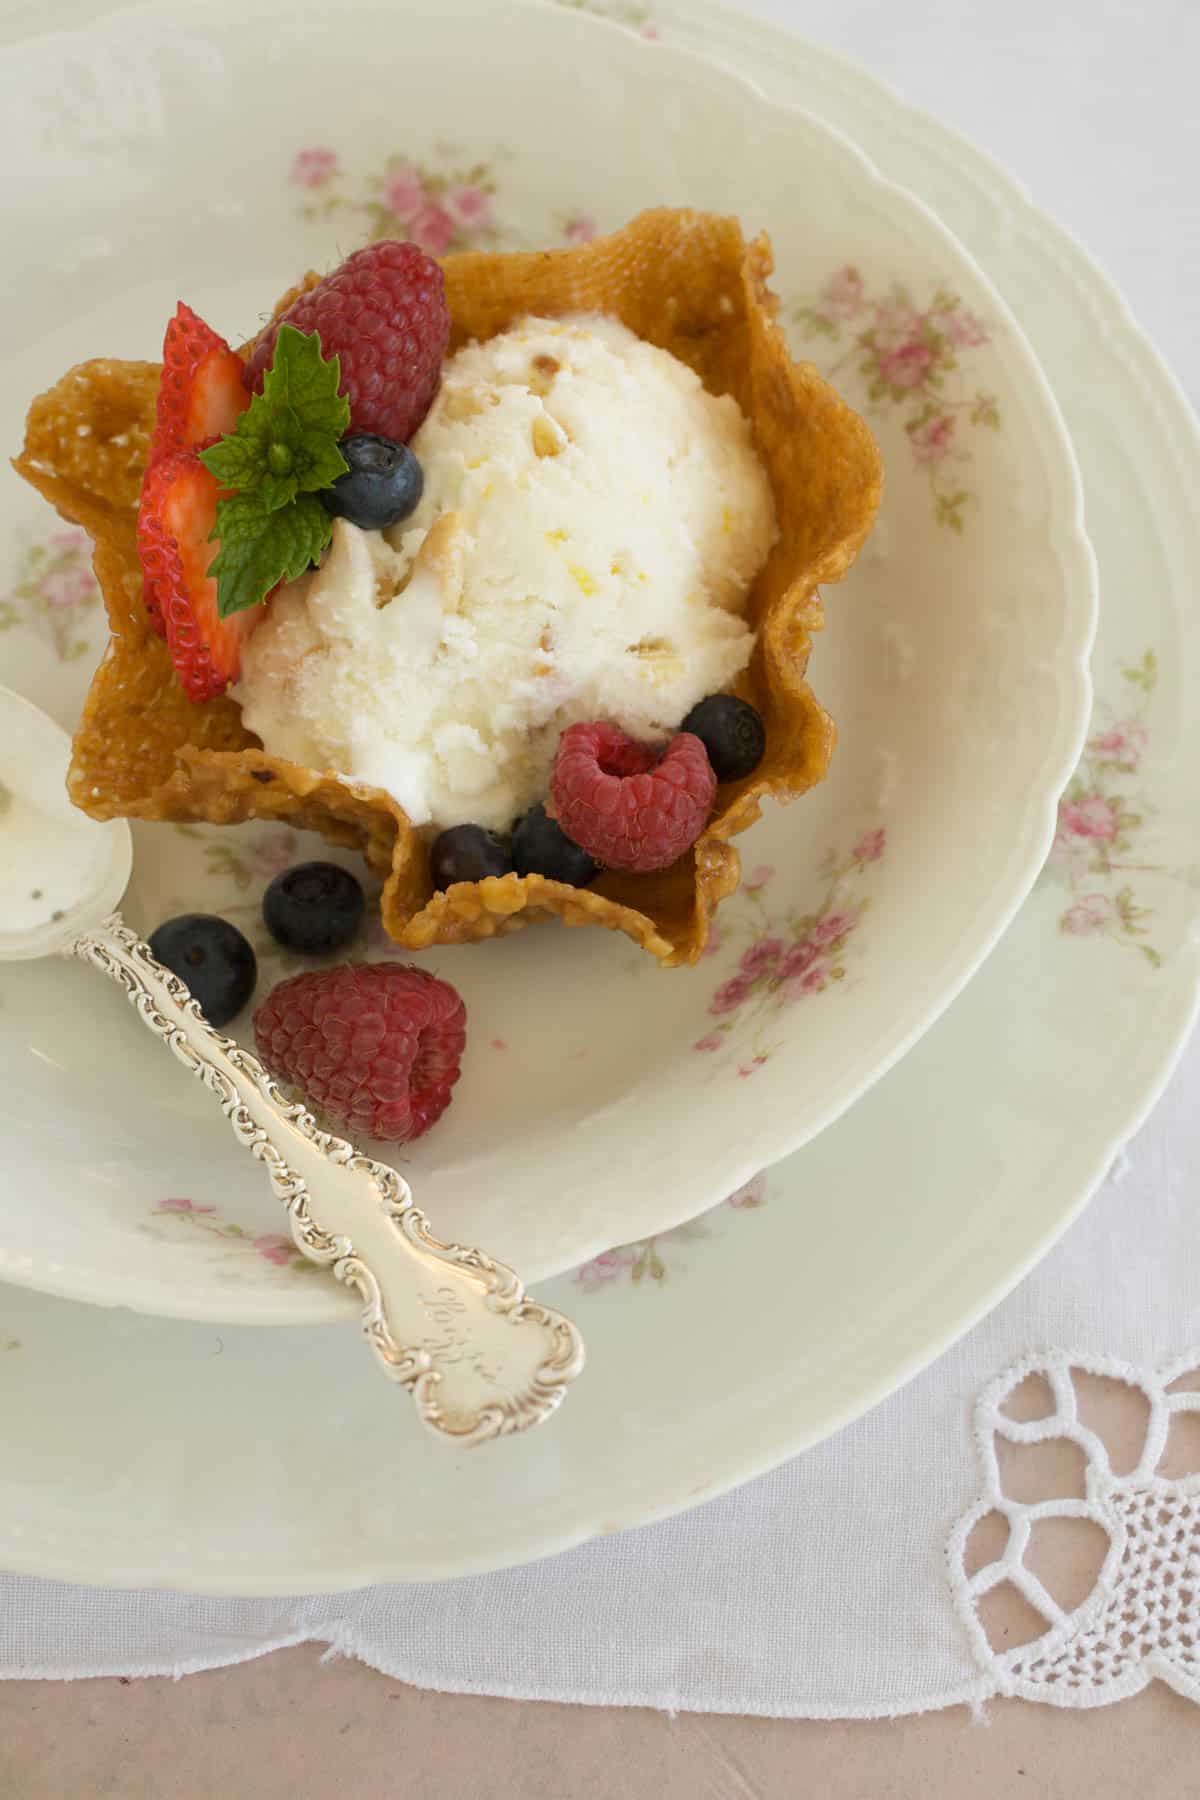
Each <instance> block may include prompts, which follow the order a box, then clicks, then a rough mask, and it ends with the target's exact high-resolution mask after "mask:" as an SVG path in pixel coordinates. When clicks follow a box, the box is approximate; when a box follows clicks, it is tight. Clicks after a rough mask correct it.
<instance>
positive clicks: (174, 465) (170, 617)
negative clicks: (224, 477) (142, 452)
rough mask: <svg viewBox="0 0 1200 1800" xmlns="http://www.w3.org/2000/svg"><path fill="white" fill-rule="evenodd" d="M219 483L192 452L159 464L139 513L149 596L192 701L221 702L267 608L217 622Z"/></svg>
mask: <svg viewBox="0 0 1200 1800" xmlns="http://www.w3.org/2000/svg"><path fill="white" fill-rule="evenodd" d="M219 491H220V490H219V488H218V486H217V481H216V478H215V476H213V475H210V474H209V472H208V470H207V469H206V468H205V467H204V464H203V463H202V462H200V461H199V460H198V459H197V457H196V456H195V455H194V453H193V452H192V451H190V450H178V451H176V452H175V453H174V455H171V456H166V457H162V458H160V460H159V461H158V462H157V463H154V464H153V465H152V466H151V467H150V469H149V470H148V471H147V474H146V479H145V482H144V484H143V487H142V501H141V506H140V507H139V508H138V522H137V537H138V552H139V554H140V556H141V559H142V569H143V571H144V574H145V583H146V590H147V592H148V593H149V592H150V591H151V590H153V595H154V603H155V605H156V607H157V608H158V612H159V616H160V618H161V619H162V622H163V626H164V632H165V636H166V640H167V648H168V649H169V650H170V652H171V661H172V662H173V663H174V664H175V671H176V673H177V675H178V676H179V681H180V685H181V686H182V688H183V690H184V692H185V693H186V694H187V696H188V698H189V699H190V700H196V701H201V700H215V699H216V697H217V695H218V694H223V693H224V692H225V689H226V688H227V687H228V686H229V684H230V682H231V681H236V680H237V676H238V671H239V670H240V668H241V666H242V644H243V642H244V640H245V639H246V638H247V637H248V636H249V634H250V633H251V632H252V631H253V629H254V627H255V625H256V624H257V623H258V619H259V616H260V614H261V612H262V608H261V607H258V606H256V607H252V608H250V609H249V610H247V611H246V612H240V613H234V614H233V615H232V617H230V618H228V619H222V618H219V617H218V615H217V584H216V582H215V581H214V580H213V579H212V578H211V576H210V575H209V573H208V566H209V564H210V563H211V561H212V559H213V557H214V556H215V555H216V553H217V549H218V545H217V544H215V543H210V542H209V533H210V532H211V531H212V528H213V526H214V524H215V523H216V517H217V495H218V493H219Z"/></svg>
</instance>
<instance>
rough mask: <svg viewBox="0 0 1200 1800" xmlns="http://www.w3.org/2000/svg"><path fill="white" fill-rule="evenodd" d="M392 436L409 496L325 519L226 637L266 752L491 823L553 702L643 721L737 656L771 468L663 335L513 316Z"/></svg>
mask: <svg viewBox="0 0 1200 1800" xmlns="http://www.w3.org/2000/svg"><path fill="white" fill-rule="evenodd" d="M412 447H413V449H414V451H415V452H416V455H417V456H418V458H419V459H420V461H421V464H422V467H423V469H424V472H425V491H424V496H423V498H422V500H421V503H420V505H419V507H418V508H417V510H416V511H415V512H414V513H413V514H412V516H411V517H410V518H409V519H407V520H405V521H404V523H403V524H402V525H399V526H395V527H393V529H392V530H391V531H390V532H389V533H387V534H386V535H385V534H382V533H379V532H363V531H360V530H358V529H357V527H355V526H353V525H349V524H347V523H346V522H345V521H344V520H339V521H337V523H336V524H335V526H334V538H333V544H332V546H331V548H330V550H329V552H328V553H327V555H326V557H325V559H324V561H323V562H322V564H321V566H320V568H319V569H317V570H314V571H313V572H312V573H310V574H309V575H306V576H304V577H302V578H301V579H300V580H299V581H295V582H292V583H290V584H289V585H288V586H287V587H286V588H284V589H283V590H282V592H280V593H279V594H278V595H276V597H275V599H274V600H273V601H272V603H271V606H270V610H269V612H268V614H267V616H266V617H265V618H264V619H263V621H262V623H261V624H260V625H259V626H258V628H257V630H256V631H255V632H254V634H253V635H252V636H251V637H250V638H249V640H248V642H247V645H246V648H245V651H244V653H243V662H242V677H241V681H240V683H239V686H238V687H237V688H236V689H235V690H234V692H235V697H236V698H237V699H238V700H239V701H240V703H241V706H242V716H243V719H244V721H245V723H246V725H247V727H248V728H249V729H250V730H251V731H253V732H255V733H257V735H258V736H259V737H260V738H261V739H262V742H263V744H264V745H265V747H266V748H267V749H268V750H269V751H271V752H272V753H273V754H276V755H280V756H286V757H289V758H291V759H292V760H293V761H295V762H298V763H301V764H303V765H306V766H309V767H312V768H317V769H322V770H325V769H332V770H335V771H336V772H338V773H339V774H341V775H343V776H345V777H347V778H348V779H351V780H354V781H359V782H364V783H369V784H371V785H373V786H376V787H381V788H384V789H386V790H387V792H389V793H390V794H392V795H393V796H394V797H395V798H396V799H397V800H398V801H399V803H400V805H401V806H402V807H403V808H404V810H405V812H406V813H408V815H409V817H410V818H411V819H412V820H413V822H414V823H415V824H418V825H425V824H429V825H432V826H434V827H436V828H437V829H439V830H440V829H444V828H445V827H447V826H450V825H456V824H461V823H464V822H467V821H476V822H478V823H479V824H482V825H486V826H489V827H491V828H493V829H499V830H503V829H505V828H507V827H508V826H510V825H511V824H512V822H513V820H514V819H515V818H517V817H518V816H519V815H520V814H521V813H522V812H524V811H525V810H526V809H527V808H528V807H529V806H531V805H532V804H534V803H535V802H536V801H538V800H541V799H543V798H544V797H545V793H546V787H547V781H548V777H549V771H550V766H551V763H552V762H553V759H554V752H555V747H556V745H557V742H558V738H559V735H560V733H561V732H562V731H563V729H564V728H565V727H566V726H568V725H571V724H576V723H579V722H581V721H584V720H591V719H605V720H610V721H612V722H613V723H615V724H617V725H620V726H621V727H622V729H623V730H625V731H627V732H629V733H630V734H631V736H634V737H637V738H642V739H646V740H649V741H656V740H661V739H665V738H666V737H668V736H669V735H671V734H672V733H673V732H674V731H676V730H677V729H678V726H679V722H680V720H681V719H682V718H683V717H684V715H685V714H686V713H687V712H688V711H689V710H690V709H691V707H692V706H693V705H694V704H695V703H696V702H697V701H698V700H700V699H702V698H703V697H704V696H705V695H706V694H711V693H714V692H716V691H718V690H720V689H723V688H727V687H729V686H730V684H731V683H732V682H733V680H734V679H735V677H736V676H737V675H738V673H739V672H740V671H741V670H742V669H743V668H744V667H745V666H746V663H747V662H748V660H749V657H750V651H751V648H752V646H753V634H752V632H751V630H750V627H749V626H748V624H747V623H746V621H745V619H744V617H743V616H742V615H743V613H744V609H745V602H746V594H747V590H748V588H749V586H750V584H751V582H752V581H753V579H754V576H755V575H756V574H757V572H758V570H759V568H760V567H761V566H762V564H763V562H764V561H765V559H766V556H767V553H768V551H769V549H770V546H771V544H772V542H773V540H774V536H775V519H774V510H773V506H772V500H771V490H770V486H769V484H768V481H767V477H766V475H765V473H764V471H763V468H762V466H761V464H760V463H759V460H758V458H757V456H756V454H755V451H754V447H753V444H752V441H751V434H750V428H749V426H748V424H747V422H746V420H745V418H744V417H743V416H742V413H741V411H740V409H739V408H738V406H737V404H736V402H735V401H734V400H732V399H731V398H729V397H724V398H718V397H716V396H715V395H713V394H709V393H708V392H707V391H706V390H705V388H704V387H703V386H702V384H701V382H700V380H699V378H698V377H697V376H696V375H695V374H693V372H692V371H691V370H690V369H689V368H687V367H686V365H685V364H683V363H681V362H679V361H678V360H677V359H676V358H675V357H673V356H671V355H670V354H669V353H668V352H667V351H665V350H659V349H657V348H656V347H655V346H654V345H651V344H648V343H645V342H644V341H643V340H642V339H640V338H638V337H636V336H635V335H634V334H633V333H632V332H630V331H628V330H627V329H626V328H625V327H624V326H623V325H621V324H619V323H617V322H616V321H615V320H612V319H608V318H604V317H600V316H599V315H595V316H593V315H578V316H575V317H571V318H566V319H560V320H546V319H534V318H528V319H525V320H523V321H521V322H520V323H519V324H517V325H516V326H514V327H513V328H512V329H511V330H510V331H507V332H504V333H503V334H501V335H500V336H498V337H495V338H492V339H491V340H489V341H488V342H487V343H482V344H469V345H467V346H466V347H465V348H464V349H462V350H460V351H459V352H458V353H457V355H455V356H454V357H452V358H451V359H450V361H449V362H448V363H447V365H446V369H445V373H444V376H443V380H442V386H441V389H440V390H439V393H438V397H437V399H436V401H435V403H434V406H433V409H432V411H431V412H430V413H429V415H428V417H427V418H426V420H425V422H424V424H423V425H422V426H421V429H420V430H419V432H418V433H417V435H416V437H415V439H414V440H413V446H412ZM389 540H390V541H389Z"/></svg>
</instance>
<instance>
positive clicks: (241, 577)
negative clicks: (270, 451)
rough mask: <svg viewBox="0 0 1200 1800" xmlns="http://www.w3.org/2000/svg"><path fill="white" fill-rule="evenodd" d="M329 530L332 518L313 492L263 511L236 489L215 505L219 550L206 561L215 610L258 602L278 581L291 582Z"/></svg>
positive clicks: (309, 561)
mask: <svg viewBox="0 0 1200 1800" xmlns="http://www.w3.org/2000/svg"><path fill="white" fill-rule="evenodd" d="M332 535H333V521H332V519H331V518H330V516H329V514H328V513H327V512H326V511H325V508H324V507H323V506H322V505H321V502H320V501H319V500H318V499H317V498H316V496H315V495H313V494H300V495H298V496H297V497H296V499H295V500H293V501H292V502H291V504H290V505H288V506H284V507H281V508H279V509H278V510H277V511H275V512H270V513H268V512H264V510H263V508H262V507H261V506H260V505H259V504H258V502H257V499H256V498H255V497H254V496H252V495H247V494H235V495H233V496H232V498H230V499H226V500H222V501H220V502H219V503H218V505H217V522H216V525H215V526H214V528H213V532H212V536H213V538H215V539H219V541H220V549H219V550H218V551H217V554H216V556H215V557H214V558H213V560H212V562H211V564H210V565H209V570H208V572H209V574H210V575H211V576H212V577H213V579H214V580H215V581H216V583H217V613H218V616H219V617H220V618H222V619H227V618H229V616H230V615H231V614H232V613H236V612H244V611H245V609H246V608H247V607H249V606H257V605H258V603H259V601H260V600H264V599H265V598H266V596H267V595H268V594H269V593H270V591H271V589H272V588H273V587H274V586H275V584H276V583H277V582H279V581H295V580H296V579H297V577H298V576H300V575H303V574H304V572H305V570H306V569H307V568H309V566H310V565H311V564H312V563H313V562H314V561H315V560H316V558H317V557H318V556H319V555H320V554H321V552H322V550H324V548H325V546H326V544H328V542H329V540H330V538H331V537H332Z"/></svg>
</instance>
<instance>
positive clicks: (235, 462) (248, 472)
mask: <svg viewBox="0 0 1200 1800" xmlns="http://www.w3.org/2000/svg"><path fill="white" fill-rule="evenodd" d="M200 461H201V462H202V463H203V464H204V466H205V468H206V469H207V470H208V471H209V473H210V474H211V475H215V476H216V478H217V480H218V481H219V482H220V483H221V486H222V487H228V488H252V487H256V486H257V485H258V483H259V482H260V481H261V479H262V476H263V473H264V471H265V469H266V466H267V446H266V444H265V443H263V442H261V441H260V440H259V439H258V438H253V437H241V436H239V435H238V433H237V432H236V431H231V432H230V434H229V436H228V437H223V438H220V439H219V440H218V441H217V442H216V443H215V444H213V445H212V446H211V447H210V448H209V449H207V450H202V451H201V452H200Z"/></svg>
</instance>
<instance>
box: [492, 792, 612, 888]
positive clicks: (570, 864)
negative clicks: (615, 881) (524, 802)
mask: <svg viewBox="0 0 1200 1800" xmlns="http://www.w3.org/2000/svg"><path fill="white" fill-rule="evenodd" d="M512 849H513V866H514V867H515V869H516V871H517V874H518V875H544V876H545V877H546V879H547V880H548V881H565V882H566V883H567V884H568V886H570V887H586V886H587V884H588V882H589V881H593V880H595V876H596V867H597V865H596V863H595V862H594V861H593V860H592V858H591V857H590V856H589V855H588V853H587V851H586V850H581V849H580V848H579V845H578V844H573V843H572V842H571V840H570V838H569V837H568V836H567V834H566V832H565V831H564V830H563V828H562V826H561V825H560V824H559V823H558V821H557V819H549V818H547V817H546V809H545V807H544V806H532V807H530V809H529V811H528V812H527V813H526V814H525V817H524V818H523V819H522V820H520V822H519V823H518V825H517V828H516V830H515V831H514V832H513V843H512Z"/></svg>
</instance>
